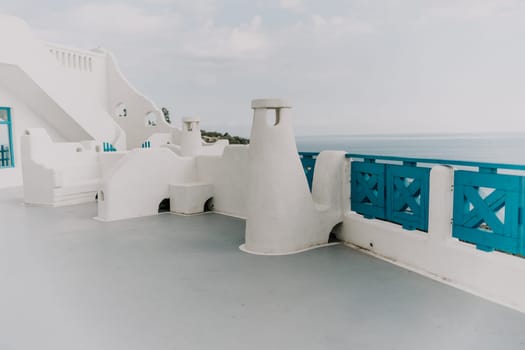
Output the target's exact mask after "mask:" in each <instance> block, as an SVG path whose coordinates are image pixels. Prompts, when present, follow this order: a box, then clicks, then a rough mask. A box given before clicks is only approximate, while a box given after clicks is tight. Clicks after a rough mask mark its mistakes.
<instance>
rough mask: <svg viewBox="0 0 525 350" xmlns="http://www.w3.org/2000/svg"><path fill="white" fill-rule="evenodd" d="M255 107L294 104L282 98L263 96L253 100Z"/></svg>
mask: <svg viewBox="0 0 525 350" xmlns="http://www.w3.org/2000/svg"><path fill="white" fill-rule="evenodd" d="M252 108H253V109H277V108H292V104H291V103H290V102H289V101H287V100H283V99H280V98H261V99H255V100H252Z"/></svg>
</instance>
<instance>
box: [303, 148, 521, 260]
mask: <svg viewBox="0 0 525 350" xmlns="http://www.w3.org/2000/svg"><path fill="white" fill-rule="evenodd" d="M300 156H301V161H302V162H303V167H304V168H305V173H306V176H307V178H308V179H309V184H310V186H311V179H313V175H314V174H313V172H314V169H315V159H316V157H317V153H313V152H308V153H300ZM346 157H347V158H351V159H352V161H351V183H350V186H351V208H352V210H353V211H355V212H357V213H359V214H361V215H363V216H364V217H366V218H369V219H372V218H375V219H381V220H386V221H390V222H393V223H397V224H400V225H402V226H403V227H404V228H406V229H409V230H414V229H417V230H420V231H425V232H426V231H428V217H429V213H428V203H429V189H430V169H431V167H432V166H433V165H436V164H441V165H451V166H457V167H460V168H462V169H460V170H455V172H454V203H453V206H454V209H453V226H452V235H453V236H454V237H456V238H458V239H460V240H462V241H465V242H469V243H473V244H475V245H476V247H477V248H478V249H481V250H485V251H492V250H500V251H504V252H507V253H511V254H518V255H524V254H525V225H524V222H525V217H524V215H525V214H524V213H525V211H524V208H525V176H521V175H509V174H500V173H498V170H500V169H505V170H516V171H525V165H518V164H499V163H480V162H470V161H458V160H441V159H425V158H403V157H394V156H376V155H364V154H352V153H348V154H347V155H346ZM312 162H313V163H312ZM312 164H313V165H312ZM466 168H471V169H470V170H465V169H466Z"/></svg>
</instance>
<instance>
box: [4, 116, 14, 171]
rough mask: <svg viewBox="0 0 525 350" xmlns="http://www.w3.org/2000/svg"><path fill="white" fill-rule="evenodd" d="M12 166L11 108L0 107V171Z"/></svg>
mask: <svg viewBox="0 0 525 350" xmlns="http://www.w3.org/2000/svg"><path fill="white" fill-rule="evenodd" d="M14 166H15V158H14V152H13V128H12V125H11V108H9V107H0V169H3V168H13V167H14Z"/></svg>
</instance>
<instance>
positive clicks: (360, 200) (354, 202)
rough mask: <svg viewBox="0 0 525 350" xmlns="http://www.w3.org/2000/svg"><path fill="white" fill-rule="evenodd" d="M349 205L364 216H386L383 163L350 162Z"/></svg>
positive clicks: (378, 217) (381, 217)
mask: <svg viewBox="0 0 525 350" xmlns="http://www.w3.org/2000/svg"><path fill="white" fill-rule="evenodd" d="M351 169H352V170H351V171H352V175H351V184H350V185H351V202H350V204H351V207H352V210H353V211H355V212H357V213H359V214H361V215H363V216H365V217H366V218H377V219H385V218H386V205H385V164H375V163H370V162H352V168H351Z"/></svg>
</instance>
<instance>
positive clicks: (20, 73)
mask: <svg viewBox="0 0 525 350" xmlns="http://www.w3.org/2000/svg"><path fill="white" fill-rule="evenodd" d="M0 42H1V43H2V49H1V50H0V167H1V169H0V187H8V186H14V185H20V184H21V183H22V173H21V169H20V164H21V162H20V137H21V135H23V133H24V132H25V130H26V129H28V128H44V129H45V130H47V133H48V134H49V135H50V137H51V139H52V140H53V141H55V142H79V141H88V140H93V141H95V142H96V144H98V145H102V143H107V144H111V145H112V146H113V147H114V148H115V149H117V150H125V149H132V148H136V147H140V146H141V145H142V143H144V142H145V141H146V140H147V139H148V138H149V137H150V136H151V135H152V134H155V133H160V134H167V135H166V137H165V138H168V139H170V140H177V138H178V132H179V129H176V128H173V127H171V126H170V125H169V124H168V123H166V122H165V120H164V118H163V115H162V112H161V111H160V110H159V108H158V107H157V106H156V105H155V104H154V103H153V102H152V101H151V100H149V99H148V98H147V97H145V96H143V95H142V94H141V93H140V92H138V91H137V90H136V89H134V88H133V86H131V84H130V83H129V82H128V81H127V80H126V78H125V77H124V76H123V75H122V73H121V71H120V70H119V67H118V65H117V62H116V60H115V58H114V57H113V55H112V54H111V53H110V52H108V51H107V50H104V49H101V48H97V49H93V50H83V49H76V48H71V47H65V46H61V45H57V44H53V43H49V42H44V41H41V40H39V39H38V38H36V37H35V35H34V34H33V32H32V31H31V29H30V28H29V27H28V25H27V24H26V23H25V22H23V21H22V20H20V19H18V18H16V17H12V16H6V15H0ZM170 134H171V135H170ZM165 138H164V139H165ZM157 139H158V137H157Z"/></svg>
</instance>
